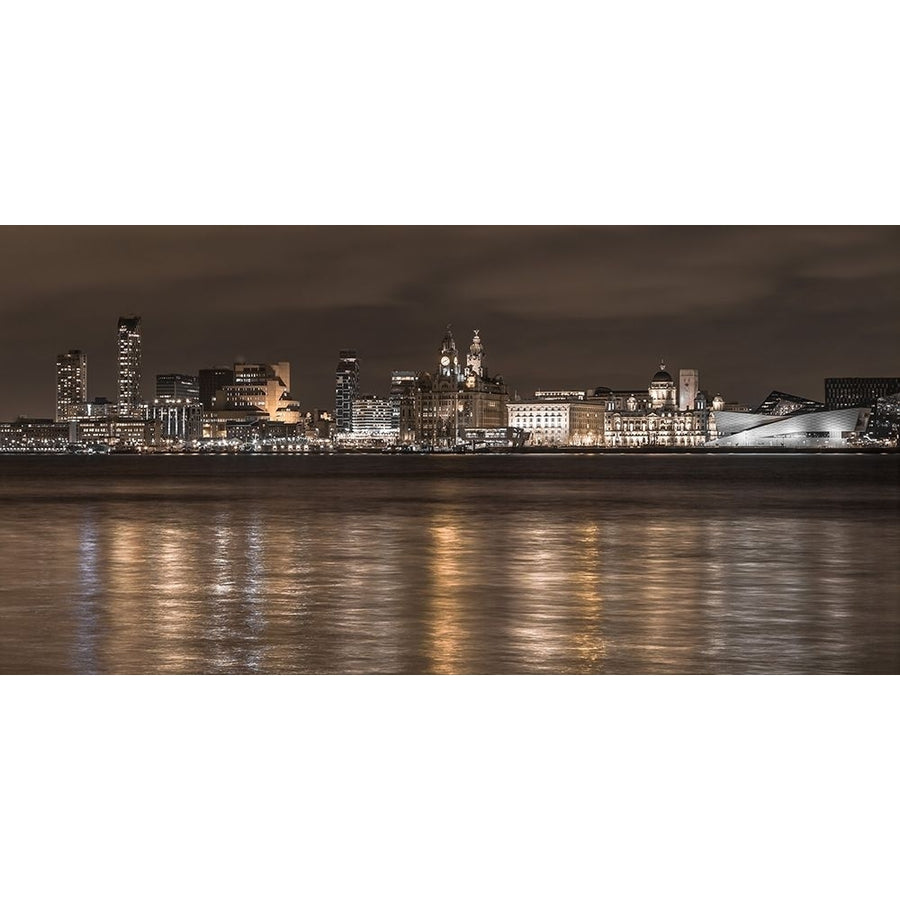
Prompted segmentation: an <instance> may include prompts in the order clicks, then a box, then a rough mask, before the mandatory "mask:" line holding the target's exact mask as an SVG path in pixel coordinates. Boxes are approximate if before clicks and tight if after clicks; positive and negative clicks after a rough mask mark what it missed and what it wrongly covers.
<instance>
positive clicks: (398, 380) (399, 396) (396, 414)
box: [390, 370, 419, 433]
mask: <svg viewBox="0 0 900 900" xmlns="http://www.w3.org/2000/svg"><path fill="white" fill-rule="evenodd" d="M418 380H419V375H418V373H417V372H411V371H408V370H407V371H394V372H391V395H390V396H391V427H392V428H393V429H394V430H395V431H397V432H398V433H399V431H400V403H401V401H402V400H403V395H404V394H405V393H406V392H407V390H409V389H411V388H414V387H415V386H416V383H417V382H418Z"/></svg>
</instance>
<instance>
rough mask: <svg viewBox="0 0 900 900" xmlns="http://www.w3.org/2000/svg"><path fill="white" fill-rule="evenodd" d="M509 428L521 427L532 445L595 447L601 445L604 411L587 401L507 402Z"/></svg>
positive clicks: (599, 406)
mask: <svg viewBox="0 0 900 900" xmlns="http://www.w3.org/2000/svg"><path fill="white" fill-rule="evenodd" d="M506 412H507V416H508V418H509V428H511V429H521V430H522V431H523V432H524V433H525V435H526V441H527V443H528V444H530V445H531V446H534V447H594V446H599V445H602V444H603V433H604V422H605V417H606V410H605V409H604V407H603V404H602V403H597V402H591V401H587V400H583V401H579V400H572V401H566V400H558V401H552V400H549V401H544V400H527V401H521V402H512V403H508V404H507V405H506Z"/></svg>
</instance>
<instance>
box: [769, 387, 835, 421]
mask: <svg viewBox="0 0 900 900" xmlns="http://www.w3.org/2000/svg"><path fill="white" fill-rule="evenodd" d="M819 409H825V404H824V403H819V401H818V400H810V399H809V398H807V397H798V396H797V395H796V394H785V393H784V391H772V392H771V393H770V394H769V396H768V397H766V399H765V400H763V402H762V403H760V404H759V406H757V407H756V409H755V410H753V411H754V412H755V413H759V414H761V415H765V416H786V415H789V414H790V413H794V412H797V411H799V410H804V411H806V412H815V411H816V410H819Z"/></svg>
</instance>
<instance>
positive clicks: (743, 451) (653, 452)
mask: <svg viewBox="0 0 900 900" xmlns="http://www.w3.org/2000/svg"><path fill="white" fill-rule="evenodd" d="M898 449H900V448H898V447H634V448H625V447H525V448H523V447H516V448H512V447H510V448H507V447H494V448H490V449H486V450H475V451H472V450H465V451H454V450H438V451H427V450H425V451H422V450H418V451H410V450H389V451H385V450H374V449H363V448H354V449H341V450H307V451H302V450H250V451H248V450H224V449H222V450H204V451H187V452H179V451H174V452H168V451H130V450H124V451H122V450H120V451H112V452H110V453H82V452H71V451H65V450H63V451H54V450H37V451H35V450H0V458H2V457H4V456H32V457H67V458H68V457H75V458H90V459H94V458H97V457H107V456H129V457H135V456H139V457H142V458H146V457H154V456H159V457H162V456H179V457H181V456H184V457H222V456H257V457H258V456H265V457H270V456H283V457H311V456H315V457H324V456H391V457H421V456H438V457H474V456H698V455H699V456H854V455H859V454H866V455H873V454H874V455H884V454H888V455H890V454H895V453H897V452H898Z"/></svg>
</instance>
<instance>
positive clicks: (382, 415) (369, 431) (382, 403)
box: [344, 394, 397, 443]
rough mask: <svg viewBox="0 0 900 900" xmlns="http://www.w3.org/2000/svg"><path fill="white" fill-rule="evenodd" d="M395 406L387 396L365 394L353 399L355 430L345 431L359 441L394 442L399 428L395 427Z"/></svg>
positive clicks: (348, 435)
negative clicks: (393, 420) (393, 419)
mask: <svg viewBox="0 0 900 900" xmlns="http://www.w3.org/2000/svg"><path fill="white" fill-rule="evenodd" d="M392 418H393V406H392V404H391V401H390V399H388V398H387V397H376V396H374V395H372V394H363V395H361V396H359V397H357V398H356V399H355V400H354V401H353V431H351V432H349V433H348V432H344V434H345V435H346V436H347V437H350V438H352V439H354V440H358V441H372V440H377V441H380V442H390V443H393V442H394V440H395V439H396V437H397V429H395V428H394V427H393V424H392Z"/></svg>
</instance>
